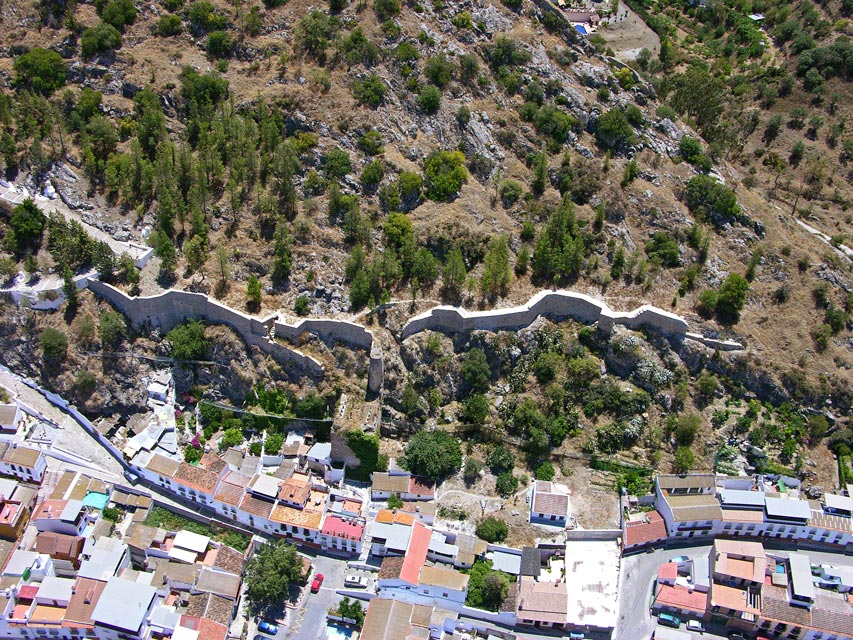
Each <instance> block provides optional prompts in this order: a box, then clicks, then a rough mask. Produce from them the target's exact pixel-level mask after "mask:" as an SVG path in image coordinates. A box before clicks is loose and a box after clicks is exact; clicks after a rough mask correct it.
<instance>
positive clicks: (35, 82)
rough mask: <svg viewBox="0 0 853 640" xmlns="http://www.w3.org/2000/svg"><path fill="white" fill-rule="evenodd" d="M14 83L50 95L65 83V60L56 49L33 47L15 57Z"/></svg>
mask: <svg viewBox="0 0 853 640" xmlns="http://www.w3.org/2000/svg"><path fill="white" fill-rule="evenodd" d="M14 67H15V84H16V85H17V86H18V87H21V88H23V89H31V90H32V91H35V92H36V93H41V94H43V95H50V94H51V93H53V92H54V91H56V90H57V89H59V87H61V86H62V85H64V84H65V73H66V66H65V61H64V60H63V59H62V56H60V55H59V54H58V53H56V51H51V50H50V49H42V48H40V47H34V48H32V49H30V50H29V51H27V52H26V53H25V54H23V55H20V56H18V57H17V58H15V62H14Z"/></svg>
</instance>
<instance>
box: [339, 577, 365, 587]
mask: <svg viewBox="0 0 853 640" xmlns="http://www.w3.org/2000/svg"><path fill="white" fill-rule="evenodd" d="M344 586H345V587H356V588H358V589H367V578H365V577H364V576H357V575H352V576H347V577H346V578H344Z"/></svg>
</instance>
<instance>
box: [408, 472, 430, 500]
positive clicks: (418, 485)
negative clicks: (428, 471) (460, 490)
mask: <svg viewBox="0 0 853 640" xmlns="http://www.w3.org/2000/svg"><path fill="white" fill-rule="evenodd" d="M408 492H409V493H413V494H415V495H417V496H433V495H435V484H433V483H432V482H430V481H429V480H426V479H424V478H418V477H416V476H412V477H411V478H409V491H408Z"/></svg>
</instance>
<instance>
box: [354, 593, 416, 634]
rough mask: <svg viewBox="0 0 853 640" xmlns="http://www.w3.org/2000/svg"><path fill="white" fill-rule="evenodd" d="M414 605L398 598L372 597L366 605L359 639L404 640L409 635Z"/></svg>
mask: <svg viewBox="0 0 853 640" xmlns="http://www.w3.org/2000/svg"><path fill="white" fill-rule="evenodd" d="M413 612H414V605H411V604H408V603H406V602H402V601H400V600H391V599H388V598H374V599H373V600H371V601H370V606H368V607H367V614H366V615H365V617H364V626H363V627H362V630H361V640H405V639H406V638H409V637H411V636H410V635H409V632H410V631H411V629H412V622H411V619H412V613H413Z"/></svg>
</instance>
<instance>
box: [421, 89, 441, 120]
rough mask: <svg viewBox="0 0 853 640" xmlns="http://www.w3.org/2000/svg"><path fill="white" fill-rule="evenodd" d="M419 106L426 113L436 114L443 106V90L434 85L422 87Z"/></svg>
mask: <svg viewBox="0 0 853 640" xmlns="http://www.w3.org/2000/svg"><path fill="white" fill-rule="evenodd" d="M418 106H419V107H420V108H421V111H423V112H424V113H435V112H436V111H438V108H439V107H440V106H441V90H440V89H439V88H438V87H436V86H435V85H433V84H427V85H424V86H423V87H421V90H420V92H419V93H418Z"/></svg>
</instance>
